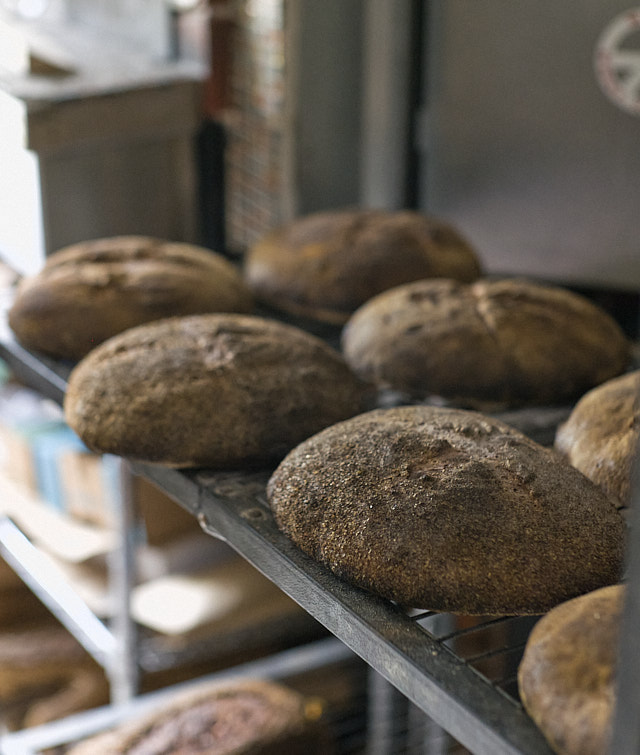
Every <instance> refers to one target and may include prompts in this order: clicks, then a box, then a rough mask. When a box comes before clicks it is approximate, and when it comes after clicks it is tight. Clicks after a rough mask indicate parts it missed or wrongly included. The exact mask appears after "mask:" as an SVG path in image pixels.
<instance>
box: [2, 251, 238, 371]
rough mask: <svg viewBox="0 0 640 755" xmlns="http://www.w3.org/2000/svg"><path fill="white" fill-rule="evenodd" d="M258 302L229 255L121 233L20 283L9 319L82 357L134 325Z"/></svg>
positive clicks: (62, 354) (31, 341) (59, 351)
mask: <svg viewBox="0 0 640 755" xmlns="http://www.w3.org/2000/svg"><path fill="white" fill-rule="evenodd" d="M252 307H253V302H252V297H251V294H250V293H249V291H248V289H247V287H246V286H245V284H244V282H243V280H242V276H241V274H240V272H239V271H238V270H237V269H236V268H235V267H234V265H233V264H232V263H231V262H230V261H228V260H227V259H225V258H224V257H222V255H219V254H216V253H215V252H212V251H210V250H208V249H204V248H202V247H198V246H194V245H192V244H185V243H175V242H169V241H163V240H159V239H154V238H148V237H144V236H119V237H115V238H105V239H98V240H95V241H87V242H83V243H79V244H74V245H72V246H69V247H66V248H64V249H61V250H60V251H58V252H56V253H55V254H52V255H51V256H50V257H48V258H47V260H46V263H45V265H44V267H43V268H42V270H40V272H39V273H37V274H36V275H33V276H30V277H28V278H24V279H23V280H22V281H21V283H20V285H19V286H18V288H17V291H16V297H15V300H14V302H13V305H12V307H11V309H10V311H9V325H10V327H11V329H12V330H13V332H14V333H15V335H16V337H17V339H18V340H19V341H20V342H21V343H22V344H23V345H24V346H25V347H27V348H29V349H33V350H35V351H40V352H43V353H45V354H49V355H52V356H54V357H58V358H66V359H71V360H77V359H80V358H81V357H83V356H84V355H85V354H86V353H87V352H88V351H89V350H90V349H92V348H94V347H95V346H97V345H98V344H99V343H101V342H102V341H104V340H106V339H107V338H109V337H110V336H113V335H115V334H116V333H120V332H121V331H123V330H126V329H127V328H131V327H134V326H135V325H140V324H142V323H145V322H150V321H152V320H158V319H161V318H163V317H170V316H174V315H189V314H196V313H201V312H249V311H250V310H251V309H252Z"/></svg>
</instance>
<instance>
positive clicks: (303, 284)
mask: <svg viewBox="0 0 640 755" xmlns="http://www.w3.org/2000/svg"><path fill="white" fill-rule="evenodd" d="M244 275H245V280H246V281H247V283H248V285H249V287H250V288H251V289H252V291H253V292H254V294H255V296H256V298H257V299H259V300H261V301H263V302H265V303H267V304H269V305H271V306H272V307H274V308H277V309H280V310H281V311H284V312H288V313H290V314H293V315H295V316H298V317H308V318H311V319H315V320H318V321H321V322H326V323H331V324H334V325H342V324H343V323H344V322H345V321H346V320H347V318H348V317H349V315H350V314H351V313H352V312H353V311H354V310H355V309H356V308H357V307H359V306H360V305H361V304H363V303H364V302H365V301H367V299H370V298H371V297H372V296H375V295H376V294H378V293H380V292H381V291H384V290H385V289H387V288H390V287H392V286H397V285H399V284H401V283H405V282H407V281H412V280H417V279H420V278H435V277H437V278H443V277H446V278H455V279H457V280H462V281H472V280H475V279H476V278H477V277H478V276H479V275H480V262H479V260H478V257H477V254H476V252H475V250H474V249H473V248H472V246H471V245H470V244H469V243H468V241H467V240H466V239H465V238H463V236H462V235H461V234H460V233H459V232H458V231H457V230H455V229H454V228H453V227H452V226H451V225H449V224H447V223H444V222H442V221H440V220H437V219H434V218H428V217H425V216H424V215H422V214H420V213H417V212H412V211H409V210H404V211H398V212H388V211H383V210H358V209H351V210H333V211H326V212H318V213H312V214H310V215H306V216H304V217H302V218H299V219H298V220H296V221H294V222H293V223H290V224H289V225H286V226H283V227H282V228H279V229H276V230H274V231H272V232H270V233H268V234H267V235H266V236H265V237H264V238H262V239H260V240H259V241H258V242H257V243H256V244H254V245H253V246H252V247H251V248H250V249H249V250H248V252H247V254H246V256H245V260H244Z"/></svg>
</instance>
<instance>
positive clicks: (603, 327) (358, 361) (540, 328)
mask: <svg viewBox="0 0 640 755" xmlns="http://www.w3.org/2000/svg"><path fill="white" fill-rule="evenodd" d="M342 348H343V353H344V355H345V358H346V360H347V362H348V363H349V364H350V365H351V367H352V368H353V369H354V370H355V371H356V372H357V373H358V374H360V375H361V376H362V377H364V378H365V379H367V380H370V381H372V382H374V383H376V384H377V385H379V386H382V387H386V388H393V389H396V390H399V391H403V392H406V393H408V394H410V395H412V396H418V397H425V396H428V395H429V394H434V395H438V396H442V397H445V398H446V399H449V400H451V401H453V402H454V403H456V404H458V405H465V406H469V407H472V408H481V409H483V410H487V409H489V408H494V407H498V406H518V405H525V404H530V405H531V404H559V403H561V402H564V401H567V400H569V399H573V398H577V397H578V396H581V395H582V394H583V393H584V392H585V391H586V390H588V389H589V388H592V387H593V386H595V385H597V384H599V383H601V382H603V381H604V380H607V379H608V378H611V377H613V376H615V375H618V374H620V373H621V372H622V371H623V370H624V369H625V367H626V365H627V364H628V363H629V360H630V344H629V342H628V340H627V338H626V337H625V335H624V333H623V331H622V330H621V328H620V327H619V325H618V324H617V323H616V322H615V321H614V320H613V319H612V318H611V317H610V316H609V315H608V314H607V313H606V312H605V311H604V310H602V309H601V308H600V307H598V306H596V305H595V304H593V303H592V302H590V301H589V300H587V299H586V298H584V297H582V296H579V295H577V294H574V293H572V292H570V291H567V290H565V289H562V288H559V287H554V286H543V285H538V284H534V283H530V282H527V281H522V280H500V281H487V280H481V281H477V282H475V283H473V284H472V285H465V284H462V283H457V282H455V281H450V280H439V281H417V282H414V283H410V284H406V285H404V286H399V287H397V288H395V289H393V290H391V291H386V292H384V293H382V294H380V295H379V296H377V297H375V298H374V299H372V300H370V301H369V302H367V303H366V304H364V305H363V306H362V307H361V308H360V309H359V310H358V311H357V312H356V313H355V314H354V315H353V316H352V317H351V318H350V320H349V322H348V323H347V325H346V327H345V329H344V331H343V335H342Z"/></svg>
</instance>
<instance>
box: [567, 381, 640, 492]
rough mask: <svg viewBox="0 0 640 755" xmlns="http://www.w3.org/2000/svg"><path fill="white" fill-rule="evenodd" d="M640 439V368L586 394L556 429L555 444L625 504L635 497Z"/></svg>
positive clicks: (569, 458) (575, 464) (585, 473)
mask: <svg viewBox="0 0 640 755" xmlns="http://www.w3.org/2000/svg"><path fill="white" fill-rule="evenodd" d="M639 440H640V370H636V371H634V372H629V373H627V374H626V375H622V376H620V377H617V378H613V379H611V380H608V381H607V382H606V383H603V384H602V385H599V386H598V387H597V388H593V389H592V390H590V391H589V392H588V393H586V394H585V395H584V396H583V397H582V398H581V399H580V401H578V403H577V404H576V405H575V406H574V408H573V410H572V411H571V414H570V415H569V417H568V419H567V421H566V422H564V423H563V424H562V425H560V427H559V428H558V430H557V432H556V439H555V447H556V450H558V451H559V452H560V453H561V454H564V455H565V456H566V458H567V459H568V461H569V463H570V464H572V465H573V466H574V467H576V469H579V470H580V471H581V472H582V473H583V474H584V475H586V476H587V477H588V478H589V479H590V480H593V482H595V483H596V484H598V485H600V486H601V487H602V488H603V489H604V490H606V491H607V493H609V494H610V495H613V496H615V498H616V500H617V501H618V503H619V505H620V506H621V507H622V506H628V505H629V503H630V500H631V480H632V476H633V469H634V463H635V458H636V454H637V452H638V441H639Z"/></svg>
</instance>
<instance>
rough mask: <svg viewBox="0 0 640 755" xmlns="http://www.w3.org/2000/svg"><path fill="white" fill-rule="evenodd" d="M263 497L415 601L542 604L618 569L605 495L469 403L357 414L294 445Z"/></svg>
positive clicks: (320, 542) (350, 574) (341, 568)
mask: <svg viewBox="0 0 640 755" xmlns="http://www.w3.org/2000/svg"><path fill="white" fill-rule="evenodd" d="M267 494H268V499H269V503H270V506H271V509H272V511H273V513H274V516H275V519H276V522H277V524H278V526H279V527H280V528H281V529H282V530H283V531H284V532H285V533H286V534H287V535H288V536H289V537H290V538H291V539H292V540H293V541H294V542H295V543H296V544H297V545H298V546H299V547H300V548H301V549H302V550H303V551H305V552H306V553H307V554H309V555H310V556H312V557H313V558H315V559H317V560H318V561H320V562H322V563H324V564H326V565H327V566H328V567H329V568H330V569H332V570H333V571H334V572H335V573H337V574H338V575H339V576H341V577H343V578H345V579H346V580H348V581H350V582H351V583H353V584H355V585H357V586H359V587H363V588H366V589H368V590H370V591H372V592H374V593H377V594H379V595H382V596H383V597H386V598H390V599H391V600H394V601H397V602H398V603H400V604H404V605H408V606H413V607H417V608H425V609H431V610H436V611H451V612H459V613H465V614H536V613H541V612H543V611H546V610H548V609H549V608H551V607H552V606H554V605H556V604H557V603H559V602H561V601H563V600H567V599H569V598H571V597H574V596H576V595H579V594H581V593H584V592H588V591H589V590H592V589H595V588H597V587H601V586H603V585H607V584H611V583H614V582H617V581H618V580H619V578H620V575H621V571H622V565H623V554H624V522H623V520H622V517H621V516H620V514H619V513H618V511H617V510H616V508H615V506H614V503H613V502H612V500H610V499H609V498H608V496H606V495H605V494H604V493H603V492H602V491H601V490H600V489H599V488H598V487H597V486H596V485H594V484H593V483H592V482H590V481H589V480H588V479H587V478H586V477H584V476H583V475H582V474H581V473H580V472H578V471H577V470H575V469H573V468H572V467H571V466H569V465H568V464H567V463H566V462H565V461H564V460H563V459H561V458H560V457H559V456H558V455H557V454H555V453H554V452H553V451H552V450H549V449H546V448H543V447H542V446H539V445H538V444H536V443H534V442H533V441H532V440H530V439H529V438H527V437H526V436H524V435H522V434H521V433H519V432H517V431H516V430H513V429H512V428H510V427H509V426H507V425H505V424H504V423H502V422H498V421H496V420H493V419H491V418H489V417H487V416H484V415H481V414H479V413H476V412H469V411H462V410H455V409H443V408H436V407H429V406H406V407H399V408H394V409H377V410H374V411H371V412H368V413H365V414H361V415H359V416H357V417H354V418H352V419H349V420H347V421H345V422H341V423H339V424H337V425H334V426H332V427H329V428H327V429H326V430H323V431H322V432H320V433H318V434H317V435H315V436H314V437H312V438H309V439H308V440H307V441H305V442H304V443H301V444H300V445H299V446H298V447H297V448H295V449H294V450H293V451H291V452H290V453H289V454H288V455H287V456H286V458H285V459H284V460H283V461H282V463H281V464H280V465H279V466H278V468H277V469H276V470H275V472H274V474H273V475H272V477H271V479H270V481H269V484H268V488H267Z"/></svg>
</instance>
